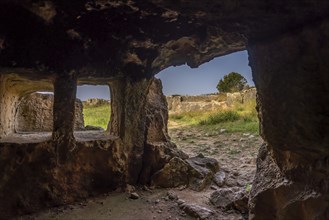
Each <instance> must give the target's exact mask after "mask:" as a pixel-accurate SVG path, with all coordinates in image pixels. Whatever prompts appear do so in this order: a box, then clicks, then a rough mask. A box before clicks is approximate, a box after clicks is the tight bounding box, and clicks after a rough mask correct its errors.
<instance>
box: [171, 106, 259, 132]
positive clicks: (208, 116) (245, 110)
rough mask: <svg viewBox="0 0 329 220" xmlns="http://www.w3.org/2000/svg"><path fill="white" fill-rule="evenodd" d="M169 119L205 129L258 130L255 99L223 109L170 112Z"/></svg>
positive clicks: (178, 123) (172, 121)
mask: <svg viewBox="0 0 329 220" xmlns="http://www.w3.org/2000/svg"><path fill="white" fill-rule="evenodd" d="M169 120H170V122H169V123H170V124H176V125H181V126H197V127H202V128H203V129H205V130H220V129H225V130H227V131H228V132H250V133H255V134H257V133H258V131H259V127H258V118H257V111H256V101H255V100H253V101H249V102H247V103H244V104H241V103H235V104H234V105H233V106H232V107H230V108H228V109H225V110H218V111H212V112H204V111H203V112H186V113H182V114H171V115H170V116H169Z"/></svg>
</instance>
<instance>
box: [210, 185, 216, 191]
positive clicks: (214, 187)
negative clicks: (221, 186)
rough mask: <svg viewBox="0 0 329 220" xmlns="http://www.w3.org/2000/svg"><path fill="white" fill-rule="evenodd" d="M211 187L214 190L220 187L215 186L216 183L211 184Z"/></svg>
mask: <svg viewBox="0 0 329 220" xmlns="http://www.w3.org/2000/svg"><path fill="white" fill-rule="evenodd" d="M210 189H212V190H217V189H218V187H217V186H214V185H211V186H210Z"/></svg>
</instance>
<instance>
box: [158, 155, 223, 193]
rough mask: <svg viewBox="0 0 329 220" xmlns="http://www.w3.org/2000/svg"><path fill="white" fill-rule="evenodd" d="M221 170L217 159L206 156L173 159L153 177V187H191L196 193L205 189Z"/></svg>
mask: <svg viewBox="0 0 329 220" xmlns="http://www.w3.org/2000/svg"><path fill="white" fill-rule="evenodd" d="M218 170H219V165H218V162H217V160H216V159H213V158H208V157H204V156H197V157H192V158H189V159H186V160H184V159H181V158H178V157H174V158H172V159H171V160H170V161H169V162H168V163H167V164H166V165H165V166H164V168H163V169H161V170H160V171H158V172H157V173H155V174H154V175H153V177H152V185H154V186H160V187H177V186H181V185H186V186H189V187H190V188H191V189H193V190H195V191H201V190H203V189H205V188H206V187H207V186H208V185H209V184H210V183H211V181H212V179H213V176H214V174H215V173H216V172H217V171H218Z"/></svg>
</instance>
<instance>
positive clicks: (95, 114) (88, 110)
mask: <svg viewBox="0 0 329 220" xmlns="http://www.w3.org/2000/svg"><path fill="white" fill-rule="evenodd" d="M83 115H84V121H85V126H87V125H92V126H98V127H102V128H104V129H105V130H106V129H107V125H108V123H109V121H110V115H111V111H110V105H109V104H108V105H101V106H84V107H83Z"/></svg>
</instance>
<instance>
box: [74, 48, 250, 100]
mask: <svg viewBox="0 0 329 220" xmlns="http://www.w3.org/2000/svg"><path fill="white" fill-rule="evenodd" d="M230 72H238V73H240V74H241V75H243V76H244V77H245V78H246V79H247V81H248V84H249V85H254V83H253V81H252V75H251V69H250V67H249V66H248V53H247V51H241V52H236V53H232V54H229V55H226V56H222V57H218V58H215V59H213V60H211V61H209V62H208V63H204V64H202V65H201V66H199V67H198V68H194V69H192V68H190V67H189V66H187V65H182V66H177V67H169V68H167V69H165V70H163V71H161V72H160V73H158V74H157V75H156V77H157V78H159V79H161V81H162V85H163V92H164V94H165V95H173V94H181V95H199V94H207V93H215V92H217V89H216V85H217V83H218V81H219V80H220V79H221V78H223V76H224V75H226V74H228V73H230ZM77 97H78V98H79V99H81V100H86V99H88V98H103V99H109V98H110V92H109V88H108V86H87V85H86V86H79V87H78V92H77Z"/></svg>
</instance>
